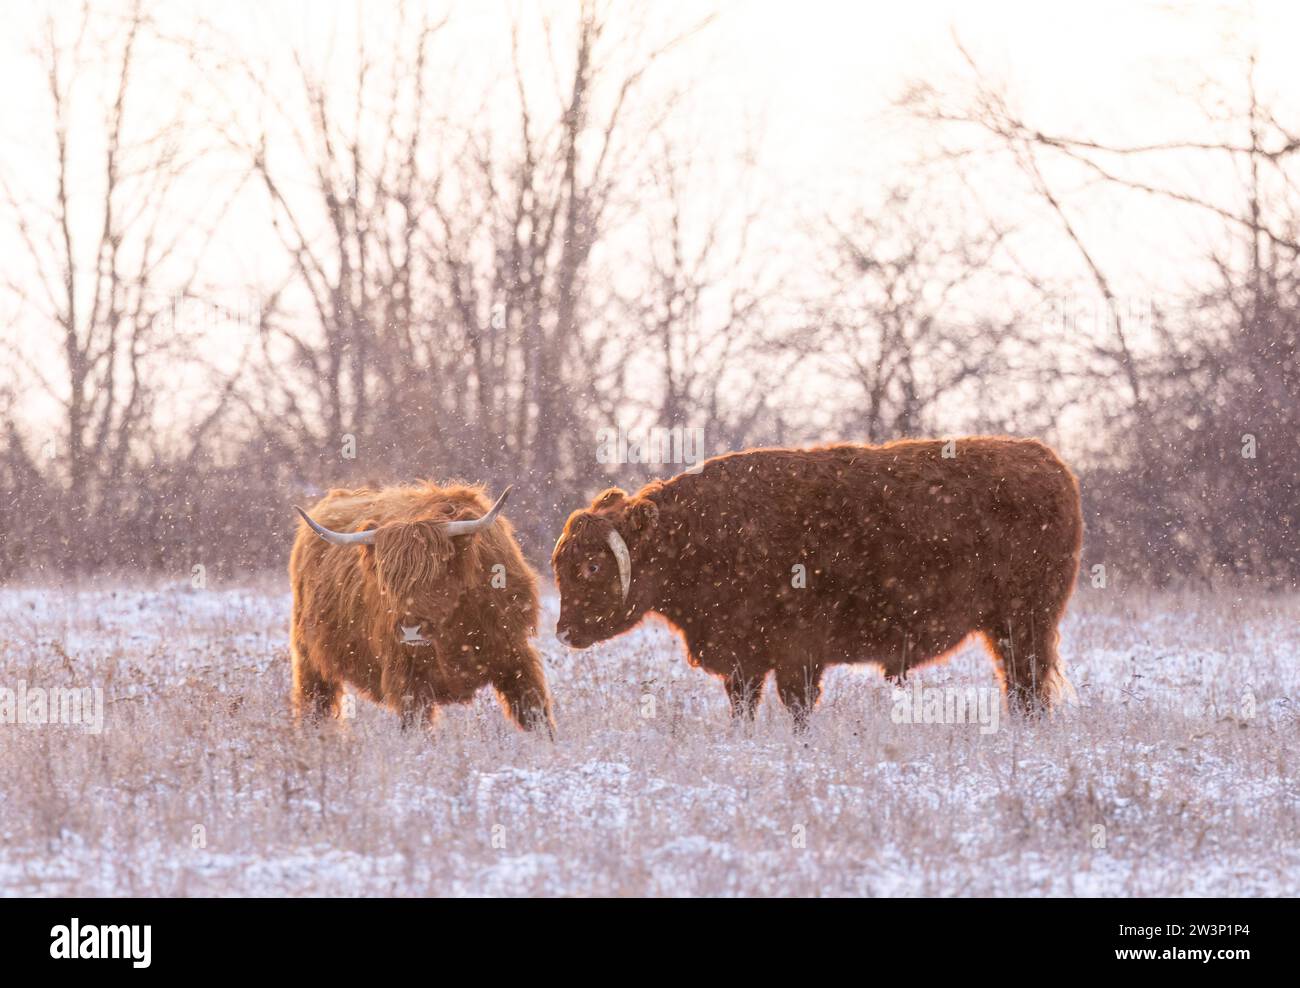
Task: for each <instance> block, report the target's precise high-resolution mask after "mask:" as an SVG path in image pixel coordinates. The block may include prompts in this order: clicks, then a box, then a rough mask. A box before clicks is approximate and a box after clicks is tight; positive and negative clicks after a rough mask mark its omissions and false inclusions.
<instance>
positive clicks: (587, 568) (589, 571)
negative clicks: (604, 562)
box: [578, 561, 600, 580]
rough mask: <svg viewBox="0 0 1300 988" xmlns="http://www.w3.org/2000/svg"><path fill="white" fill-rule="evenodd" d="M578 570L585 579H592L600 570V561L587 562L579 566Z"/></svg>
mask: <svg viewBox="0 0 1300 988" xmlns="http://www.w3.org/2000/svg"><path fill="white" fill-rule="evenodd" d="M578 572H579V573H580V574H581V575H582V578H583V579H584V580H590V579H591V578H592V577H593V576H595V575H596V574H597V573H599V572H600V563H598V562H593V561H588V562H585V563H583V564H582V565H581V566H579V567H578Z"/></svg>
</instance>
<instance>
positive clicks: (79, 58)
mask: <svg viewBox="0 0 1300 988" xmlns="http://www.w3.org/2000/svg"><path fill="white" fill-rule="evenodd" d="M69 27H70V30H69V29H68V28H69ZM152 28H153V22H152V20H151V19H150V17H149V15H148V13H147V11H146V10H145V8H144V6H143V5H142V3H140V2H136V3H133V4H132V5H131V6H130V8H129V9H128V10H127V11H126V12H125V14H124V15H122V16H121V17H120V18H117V17H112V18H109V17H101V16H100V15H98V14H97V13H96V12H95V11H94V10H93V9H92V7H91V6H90V5H89V4H86V5H84V6H83V7H82V8H81V10H80V13H79V16H78V17H77V18H76V19H75V21H65V20H63V19H60V18H56V17H55V16H54V15H53V14H51V15H50V16H48V17H47V19H46V21H45V27H44V34H43V37H42V39H41V42H40V44H39V46H38V47H37V49H36V50H35V52H34V53H33V54H34V57H35V59H36V62H37V64H38V65H39V67H40V70H41V74H42V77H43V80H44V84H45V85H44V91H43V95H44V97H45V99H47V100H48V104H49V109H50V129H49V133H48V136H49V139H50V144H49V153H50V157H49V160H48V163H47V166H46V167H45V168H44V169H43V171H42V175H41V178H42V181H41V183H40V185H41V186H42V187H43V190H42V191H36V190H31V191H27V190H25V189H23V187H22V186H21V185H20V184H19V183H18V182H17V181H16V180H15V179H11V178H5V179H3V181H2V184H0V193H2V194H3V196H4V200H5V204H6V206H7V207H8V210H7V211H8V217H9V219H10V220H11V222H12V223H13V224H14V226H15V228H16V232H17V235H18V238H19V242H20V243H21V244H22V245H23V247H24V248H25V252H26V258H25V260H26V261H27V262H28V263H27V265H26V269H25V270H24V269H17V270H15V269H11V270H10V271H9V272H8V274H7V276H6V281H5V285H6V287H7V288H8V289H9V291H10V292H12V293H13V294H14V295H15V296H16V297H17V298H18V299H19V300H20V301H21V303H22V308H21V312H22V315H21V319H22V324H23V327H24V332H22V333H20V334H19V335H18V336H17V337H16V338H14V339H9V340H6V341H5V343H6V346H7V348H8V349H9V351H10V353H11V354H12V355H13V357H14V359H15V360H17V361H20V362H21V363H22V365H23V367H24V369H25V371H26V374H27V376H28V377H29V378H30V379H31V380H32V381H34V382H35V383H36V386H37V387H38V388H39V389H41V390H42V391H43V392H44V393H45V394H47V395H48V396H49V397H51V398H53V399H54V400H55V401H57V403H58V404H59V407H60V408H61V410H62V426H63V428H62V435H61V436H60V437H59V440H58V452H59V457H58V459H59V462H60V463H61V464H62V466H63V468H64V480H65V484H64V486H63V488H62V493H61V503H60V505H59V509H58V514H59V516H60V519H61V521H62V523H63V526H62V528H61V531H63V533H64V535H65V542H64V545H65V550H66V553H65V554H66V557H67V559H68V560H70V561H84V559H85V556H86V555H87V554H88V552H90V551H92V550H91V549H90V548H89V547H88V546H87V544H86V543H85V542H84V541H83V540H81V539H78V538H77V537H75V536H76V534H77V533H80V532H82V530H83V529H84V528H85V526H86V525H87V523H88V520H89V519H90V518H92V517H96V516H99V514H100V511H101V509H103V508H104V507H105V505H106V504H108V502H109V500H110V497H111V496H112V495H114V494H115V493H116V492H117V486H116V485H117V484H118V483H119V482H120V481H121V480H122V478H124V477H125V475H126V474H127V473H128V472H129V471H130V470H131V469H132V468H133V467H135V466H136V459H137V457H138V456H139V455H140V454H141V453H142V452H143V450H144V445H143V444H144V442H145V439H146V435H147V433H148V432H149V431H150V429H151V427H152V426H153V425H154V423H153V419H152V417H153V415H154V413H155V412H156V410H157V409H156V399H157V398H158V396H159V394H160V392H161V389H162V388H163V385H164V382H163V379H162V376H161V375H160V373H159V371H160V368H161V367H162V366H163V364H164V362H169V363H171V365H172V366H173V367H174V366H175V362H176V361H177V360H178V359H181V358H182V357H184V356H186V355H188V354H190V352H191V344H192V342H193V341H192V340H188V339H187V338H186V337H184V336H183V335H182V334H179V333H177V332H176V331H175V329H176V327H175V324H174V320H173V318H172V316H173V314H174V312H175V309H176V305H177V301H178V300H183V299H185V298H187V297H190V296H192V295H193V294H194V293H195V292H196V290H197V289H198V287H199V281H198V278H199V271H200V265H201V262H202V259H203V257H204V249H205V247H206V245H207V243H208V242H210V240H211V237H212V235H213V232H214V231H215V229H216V225H217V222H218V220H219V217H220V214H221V211H222V210H221V208H220V205H219V204H216V205H215V206H210V207H209V208H208V209H207V210H206V211H205V212H204V213H203V214H201V215H193V214H189V213H187V208H186V207H187V200H186V199H185V196H184V195H183V194H182V184H183V183H182V180H183V178H184V176H185V175H186V173H187V170H188V169H189V168H190V166H191V165H192V164H193V161H194V157H195V155H196V153H197V151H196V148H195V147H194V146H193V145H191V144H187V143H186V141H185V140H184V132H183V131H184V128H183V124H182V120H181V117H180V115H179V114H180V112H181V111H179V110H178V111H177V113H178V115H177V116H175V117H173V118H171V119H169V120H163V121H161V122H159V121H156V120H151V119H148V118H147V117H145V113H146V111H145V110H144V109H143V106H144V103H145V102H146V101H145V100H144V99H142V98H141V97H142V94H143V93H144V92H145V90H146V87H147V85H148V83H147V82H146V81H145V80H144V79H143V78H142V76H143V74H144V71H145V67H146V64H147V62H146V49H147V48H148V47H149V46H150V45H151V44H154V43H156V38H155V36H154V35H153V33H152ZM101 34H107V35H108V38H107V40H106V41H105V40H101V38H100V36H101ZM83 100H85V101H92V100H98V102H97V104H96V105H97V107H98V113H96V114H91V113H88V112H87V107H85V106H83V102H82V101H83ZM96 118H97V119H96ZM97 127H98V129H96V128H97ZM92 162H93V163H94V166H93V167H90V166H91V163H92ZM187 219H188V220H189V221H188V222H187ZM191 224H193V225H191ZM38 323H43V324H44V326H45V327H46V328H47V330H48V331H49V337H48V339H49V341H50V342H51V343H52V344H54V345H53V346H52V347H50V348H49V350H48V352H44V351H43V352H38V353H33V352H32V351H31V349H30V348H29V347H27V346H24V345H23V341H24V340H28V341H30V340H32V339H39V337H40V334H36V333H32V332H31V329H32V328H33V327H34V326H35V325H36V324H38ZM222 402H223V399H222V398H221V397H220V395H219V396H218V398H217V400H216V405H214V406H212V407H211V408H209V409H208V410H207V415H208V416H211V415H213V414H215V413H216V412H217V411H218V409H219V407H220V406H221V405H222ZM201 434H202V430H201V431H200V435H201ZM100 520H101V521H102V522H111V513H110V514H109V515H106V516H103V517H101V519H100Z"/></svg>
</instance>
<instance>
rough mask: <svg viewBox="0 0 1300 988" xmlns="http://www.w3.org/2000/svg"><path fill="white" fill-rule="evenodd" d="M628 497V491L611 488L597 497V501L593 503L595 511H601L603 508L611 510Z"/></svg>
mask: <svg viewBox="0 0 1300 988" xmlns="http://www.w3.org/2000/svg"><path fill="white" fill-rule="evenodd" d="M626 497H627V491H625V490H623V489H622V488H621V487H611V488H609V489H608V490H605V491H602V492H601V493H600V494H597V495H596V500H594V501H592V502H591V507H592V510H593V511H599V510H601V509H602V508H609V507H612V506H613V505H615V504H618V503H619V502H620V501H622V500H624V499H625V498H626Z"/></svg>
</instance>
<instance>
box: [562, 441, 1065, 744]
mask: <svg viewBox="0 0 1300 988" xmlns="http://www.w3.org/2000/svg"><path fill="white" fill-rule="evenodd" d="M947 452H949V453H951V454H952V455H951V456H950V457H949V456H946V455H945V443H944V441H942V440H908V441H901V442H895V443H890V444H888V445H885V446H863V445H851V444H840V445H833V446H824V447H818V448H814V449H755V450H748V451H745V452H741V453H732V454H728V455H725V456H719V457H716V458H714V459H711V460H708V461H706V462H705V463H704V464H703V466H702V468H701V469H699V470H698V471H689V472H687V473H684V474H681V475H679V476H677V477H674V478H673V479H672V480H669V481H667V482H658V481H656V482H654V483H651V484H648V485H647V486H645V487H644V488H642V489H641V491H640V492H639V493H637V494H636V495H634V496H628V495H627V494H625V493H624V492H623V491H621V490H618V489H612V490H609V491H606V492H604V493H603V494H601V495H600V496H599V497H597V498H596V499H595V500H594V501H593V502H592V504H591V506H590V507H589V508H586V509H585V510H582V511H577V512H574V513H573V514H572V515H571V516H570V517H569V520H568V522H567V524H566V525H565V528H564V533H563V535H561V537H560V540H559V542H558V543H557V544H556V547H555V552H554V555H553V557H552V565H553V566H554V569H555V576H556V580H557V582H558V584H559V587H560V593H561V609H560V618H559V624H558V631H559V633H560V636H561V638H562V639H564V640H566V641H567V642H568V643H569V644H571V645H572V646H574V647H578V648H582V647H586V646H587V645H590V644H592V643H594V642H597V641H602V640H604V639H607V638H610V637H611V636H613V635H617V634H620V633H621V632H623V631H626V630H628V629H629V628H631V627H632V626H633V625H635V624H636V623H637V622H638V621H640V620H641V618H642V616H643V615H645V614H646V613H649V612H653V613H657V614H659V615H661V616H662V617H664V618H666V619H667V620H668V621H669V622H670V623H671V624H672V625H674V626H675V627H676V628H677V629H678V630H679V631H680V633H681V634H682V636H683V637H684V639H685V642H686V646H687V650H688V655H689V659H690V661H691V663H692V664H694V665H698V666H700V667H702V668H704V669H706V670H708V671H709V672H711V673H714V674H715V675H718V676H720V677H722V678H723V680H724V682H725V684H726V688H727V694H728V696H729V698H730V700H731V705H732V712H733V714H742V715H746V716H751V717H752V716H753V713H754V710H755V706H756V704H757V702H758V700H759V698H760V695H761V692H762V689H763V684H764V681H765V679H766V676H767V673H768V672H769V671H772V670H775V673H776V685H777V690H778V692H779V694H780V697H781V700H782V701H783V702H784V703H785V705H786V706H787V707H788V708H789V709H790V710H791V712H792V713H793V714H794V715H795V717H796V719H797V720H800V721H802V719H803V717H804V716H805V715H806V712H807V711H808V710H809V709H810V708H811V707H812V706H813V705H814V704H815V703H816V702H817V699H818V697H819V695H820V692H821V685H820V684H821V678H822V673H823V670H824V669H825V668H826V667H827V666H828V665H831V664H834V663H845V662H852V663H857V662H874V663H878V664H879V665H880V666H881V667H882V668H883V670H884V672H885V674H886V675H888V676H890V677H892V678H895V679H902V678H903V677H905V676H906V675H907V672H908V670H910V669H912V668H915V667H917V666H920V665H923V664H925V663H928V662H931V661H934V660H935V659H938V658H940V657H942V656H944V655H945V654H947V653H949V652H951V651H952V650H953V649H955V648H956V647H957V646H958V645H959V644H960V643H961V642H962V641H963V640H964V639H965V638H967V637H968V636H969V635H971V634H977V635H980V636H981V637H982V638H983V640H984V641H985V643H986V644H987V645H988V647H989V649H990V651H991V652H992V654H993V656H994V658H995V659H996V662H997V667H998V671H999V674H1000V677H1001V679H1002V682H1003V684H1004V687H1005V689H1006V691H1007V695H1008V701H1009V703H1010V705H1011V706H1012V707H1013V708H1014V709H1018V710H1022V711H1023V710H1030V709H1036V708H1040V707H1045V706H1048V705H1050V704H1051V702H1052V701H1053V700H1054V699H1055V698H1056V697H1057V696H1058V694H1059V693H1060V692H1061V691H1062V690H1063V689H1068V685H1069V684H1068V681H1067V680H1066V679H1065V676H1064V671H1063V669H1062V667H1061V664H1060V661H1059V659H1058V657H1057V637H1058V636H1057V622H1058V621H1059V620H1060V618H1061V615H1062V612H1063V611H1064V609H1065V605H1066V602H1067V601H1068V600H1069V598H1070V594H1071V592H1072V591H1073V589H1074V583H1075V579H1076V575H1077V571H1078V566H1079V551H1080V545H1081V541H1082V535H1083V519H1082V515H1081V512H1080V507H1079V490H1078V485H1077V483H1076V482H1075V479H1074V476H1073V474H1071V472H1070V470H1069V468H1068V467H1066V466H1065V464H1063V463H1062V462H1061V461H1060V459H1058V458H1057V456H1056V454H1055V453H1053V452H1052V450H1051V449H1049V448H1048V447H1047V446H1045V445H1043V444H1042V443H1040V442H1037V441H1034V440H1028V439H1009V438H1000V437H972V438H966V439H959V440H956V441H954V442H953V443H952V444H951V445H950V446H948V447H947ZM611 528H613V529H617V531H618V532H619V534H620V535H621V536H622V538H623V540H624V541H625V542H626V544H627V546H628V552H629V555H630V559H631V583H630V587H629V591H628V595H627V599H626V601H624V600H623V597H622V588H621V585H620V580H619V575H618V567H617V563H616V558H615V555H614V553H613V552H612V551H611V549H610V548H609V545H608V537H609V531H610V529H611Z"/></svg>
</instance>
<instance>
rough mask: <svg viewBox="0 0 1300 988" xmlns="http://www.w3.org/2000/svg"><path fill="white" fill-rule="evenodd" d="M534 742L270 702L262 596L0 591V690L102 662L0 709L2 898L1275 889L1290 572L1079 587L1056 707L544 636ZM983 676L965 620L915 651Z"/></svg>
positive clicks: (932, 679)
mask: <svg viewBox="0 0 1300 988" xmlns="http://www.w3.org/2000/svg"><path fill="white" fill-rule="evenodd" d="M554 607H555V604H554V601H553V600H551V601H548V604H547V614H546V618H545V621H544V634H543V637H542V639H541V647H542V649H543V651H544V653H545V655H546V663H547V671H548V675H549V677H550V681H551V686H552V690H553V692H554V694H555V700H556V716H557V720H558V724H559V737H558V739H557V741H556V743H554V744H551V743H549V742H547V741H545V740H540V739H538V738H535V737H530V736H525V735H523V734H521V733H520V732H517V731H516V730H514V729H513V728H512V727H511V726H509V724H507V722H506V721H505V720H504V719H503V717H502V716H501V714H500V712H499V710H498V709H497V707H496V704H495V701H494V700H493V698H492V697H491V695H490V694H489V693H484V694H482V695H480V697H479V699H478V701H477V702H476V703H475V704H474V705H472V706H470V707H460V708H451V709H449V710H448V711H447V714H446V715H445V716H444V717H443V719H442V722H441V724H440V726H439V727H438V728H437V730H436V732H435V733H434V735H432V736H429V735H426V734H423V733H421V732H418V731H417V732H411V733H408V734H402V733H401V732H399V731H398V730H397V728H396V725H395V723H394V719H393V717H392V716H391V715H390V714H389V713H388V712H386V711H383V710H381V709H379V708H376V707H374V706H372V705H370V704H367V703H365V702H364V701H363V702H360V703H359V705H358V706H359V709H358V714H357V717H356V718H355V720H353V721H351V722H350V723H348V724H347V726H346V727H340V726H338V725H329V726H327V727H325V728H324V729H320V730H316V729H309V730H304V731H298V730H295V729H294V728H293V727H292V726H291V724H290V722H289V718H288V716H287V697H288V686H289V677H288V662H287V657H286V641H285V638H286V634H285V632H286V625H287V620H288V612H289V598H288V596H287V595H285V594H282V593H279V592H259V591H253V590H243V591H239V590H230V591H220V590H203V591H193V590H188V589H167V590H118V591H112V590H102V589H93V590H92V589H83V590H77V591H72V590H54V591H47V590H41V589H11V590H5V591H0V689H3V688H8V689H10V690H17V689H18V688H19V684H20V683H26V684H27V686H28V688H29V689H30V688H32V687H72V686H76V687H91V688H98V689H100V690H102V691H103V693H102V695H103V698H104V708H103V709H104V721H103V730H102V732H101V733H92V732H91V731H90V730H87V729H86V728H84V727H82V726H76V725H57V726H56V725H48V726H33V725H8V726H0V795H2V797H3V798H0V892H3V893H6V894H11V895H34V894H48V895H101V896H130V895H429V894H437V895H534V894H547V895H586V894H597V895H622V894H631V895H700V894H703V895H1007V894H1014V895H1122V896H1137V895H1296V894H1298V893H1300V782H1298V780H1297V768H1298V767H1300V757H1298V755H1297V747H1298V745H1297V742H1298V741H1300V710H1298V709H1297V706H1296V703H1297V701H1298V700H1300V620H1297V619H1300V601H1297V600H1296V599H1294V598H1270V597H1267V596H1264V595H1260V594H1245V595H1242V597H1240V598H1238V597H1235V596H1233V595H1228V594H1216V595H1205V596H1202V597H1195V596H1183V597H1177V598H1174V597H1159V596H1150V595H1147V594H1143V593H1129V594H1125V593H1123V592H1122V591H1118V590H1113V589H1112V590H1104V591H1102V590H1091V589H1084V590H1081V591H1080V593H1079V594H1078V595H1077V596H1076V599H1075V602H1074V604H1073V605H1072V613H1071V617H1070V619H1069V622H1068V624H1067V626H1066V627H1065V629H1064V641H1063V652H1064V654H1065V656H1066V657H1067V660H1068V662H1069V666H1070V671H1071V677H1072V678H1073V680H1074V682H1075V685H1076V686H1077V688H1078V691H1079V695H1080V700H1081V704H1080V706H1078V707H1077V708H1074V709H1072V710H1070V711H1069V712H1067V713H1066V714H1065V715H1063V716H1060V717H1057V718H1054V719H1053V720H1051V721H1049V722H1045V723H1039V724H1030V725H1025V724H1020V723H1015V722H1011V721H1009V720H1007V719H1005V718H1004V719H1002V721H1001V722H1000V725H999V729H998V730H997V731H996V732H994V733H981V731H980V729H979V727H978V726H977V725H971V724H899V723H894V722H893V720H892V719H891V710H892V707H893V694H892V691H891V689H890V688H889V687H888V686H887V685H886V684H885V683H884V682H883V681H882V680H881V678H880V676H879V675H878V674H877V673H876V672H875V671H874V670H873V669H871V668H869V667H861V668H857V669H841V670H836V671H835V672H834V673H833V674H832V675H831V676H830V677H829V681H828V683H827V688H826V694H825V699H824V700H823V703H822V705H821V707H820V708H819V709H818V711H817V713H816V715H815V717H814V720H813V726H812V729H811V730H810V731H809V732H808V733H807V734H805V735H802V736H799V735H796V734H794V733H793V732H792V731H791V729H790V724H789V721H788V718H787V717H786V715H785V713H784V712H783V711H782V710H781V709H780V708H779V706H778V704H777V702H776V700H775V698H774V697H772V696H769V697H767V698H766V699H765V701H764V704H763V709H762V710H761V712H760V715H759V718H758V722H757V724H756V725H753V726H749V727H745V726H733V725H731V724H730V723H729V722H728V717H727V713H726V704H725V700H724V697H723V692H722V688H721V686H720V685H719V684H718V683H717V682H715V681H714V680H712V679H710V678H709V677H707V676H706V675H704V674H703V673H701V672H699V671H698V670H694V669H691V668H689V667H688V666H687V665H686V663H685V660H684V659H683V657H682V655H681V652H680V646H679V645H678V644H677V641H676V639H675V638H673V637H672V636H671V635H669V634H668V633H667V632H666V631H665V630H664V629H662V628H661V627H658V626H651V625H647V626H644V627H643V628H641V629H638V630H637V631H636V632H634V633H632V634H630V635H627V636H625V637H623V638H622V639H620V640H617V641H615V642H611V643H607V644H606V645H604V646H601V647H597V648H595V649H592V650H590V651H588V652H583V653H570V652H568V651H566V650H565V649H564V648H563V647H562V646H560V645H559V644H558V643H557V642H556V641H555V639H554V637H553V635H552V633H551V632H553V630H554ZM920 678H921V681H922V682H923V684H925V685H927V686H934V685H948V684H956V685H961V686H978V687H988V686H991V685H992V684H993V674H992V669H991V666H990V664H989V662H988V661H987V659H986V658H985V656H984V654H983V652H981V651H980V650H979V649H977V648H975V647H970V648H967V649H966V650H964V651H963V652H962V653H960V654H959V655H958V656H956V657H955V658H954V659H953V660H952V661H951V662H949V663H947V664H945V665H942V666H936V667H931V668H930V669H927V670H925V671H924V672H923V673H921V674H920Z"/></svg>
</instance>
